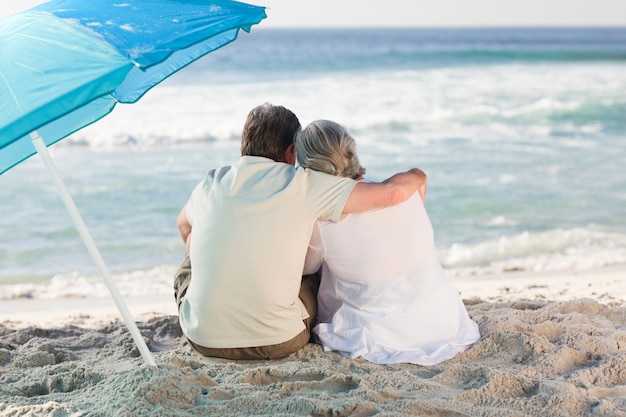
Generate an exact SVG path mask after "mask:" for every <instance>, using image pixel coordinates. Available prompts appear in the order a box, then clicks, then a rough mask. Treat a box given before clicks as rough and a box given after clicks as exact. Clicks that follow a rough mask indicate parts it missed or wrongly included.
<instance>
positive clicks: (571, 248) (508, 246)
mask: <svg viewBox="0 0 626 417" xmlns="http://www.w3.org/2000/svg"><path fill="white" fill-rule="evenodd" d="M439 255H440V259H441V262H442V264H443V265H444V267H445V268H446V269H448V270H449V271H450V273H451V274H452V275H455V276H457V275H476V274H484V273H502V272H508V271H529V272H538V271H555V270H568V269H576V270H578V269H592V268H599V267H604V266H608V265H614V264H622V263H626V235H623V234H620V233H613V232H606V231H600V230H594V229H593V228H574V229H554V230H548V231H544V232H537V233H530V232H523V233H519V234H516V235H513V236H502V237H499V238H497V239H492V240H488V241H484V242H479V243H475V244H453V245H451V246H450V247H447V248H442V249H440V250H439Z"/></svg>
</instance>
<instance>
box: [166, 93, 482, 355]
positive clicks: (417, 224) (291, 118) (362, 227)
mask: <svg viewBox="0 0 626 417" xmlns="http://www.w3.org/2000/svg"><path fill="white" fill-rule="evenodd" d="M355 147H356V146H355V142H354V139H352V137H350V135H349V134H348V132H347V131H346V129H345V128H343V127H342V126H340V125H338V124H336V123H334V122H331V121H326V120H319V121H315V122H313V123H311V124H310V125H308V126H307V127H306V128H305V129H303V130H301V126H300V122H299V121H298V118H297V117H296V115H295V114H293V113H292V112H291V111H289V110H288V109H286V108H284V107H282V106H273V105H270V104H264V105H261V106H258V107H256V108H254V109H253V110H252V111H251V112H250V113H249V114H248V117H247V120H246V123H245V125H244V129H243V135H242V145H241V154H242V156H241V158H240V159H239V161H238V162H236V163H234V164H233V165H230V166H226V167H222V168H218V169H213V170H211V171H209V172H208V174H207V175H206V176H205V177H204V179H203V180H202V181H201V182H200V184H198V186H197V187H196V188H195V189H194V190H193V192H192V194H191V197H190V199H189V201H188V202H187V204H186V205H185V207H184V208H183V210H182V211H181V213H180V215H179V217H178V220H177V224H178V228H179V231H180V233H181V236H182V238H183V240H184V241H185V243H186V245H187V254H186V257H185V260H184V261H183V264H182V265H181V267H180V268H179V270H178V272H177V274H176V277H175V283H174V288H175V296H176V301H177V303H178V309H179V316H180V325H181V327H182V330H183V333H184V334H185V337H186V338H187V340H188V341H189V343H190V345H191V346H192V347H193V348H194V349H195V350H197V351H198V352H200V353H201V354H203V355H206V356H214V357H220V358H226V359H274V358H280V357H283V356H286V355H289V354H291V353H293V352H296V351H297V350H299V349H300V348H302V347H303V346H304V345H306V344H307V343H308V342H309V341H310V340H314V341H317V342H319V343H321V344H322V345H323V346H324V349H325V350H335V351H339V352H341V353H342V354H343V355H346V356H349V357H358V356H362V357H364V358H365V359H367V360H370V361H372V362H376V363H396V362H410V363H415V364H420V365H431V364H435V363H438V362H441V361H443V360H446V359H448V358H450V357H452V356H454V355H455V354H456V353H457V352H460V351H463V350H465V349H467V348H468V347H469V346H470V345H471V344H472V343H474V342H476V341H477V340H478V339H479V337H480V335H479V332H478V327H477V326H476V323H474V322H473V321H472V320H471V319H470V318H469V317H468V315H467V312H466V310H465V307H464V305H463V303H462V301H461V299H460V297H459V295H458V293H457V292H456V291H455V289H454V287H453V286H452V285H451V283H450V281H449V280H448V279H447V277H446V276H445V273H444V271H443V269H442V267H441V265H440V264H439V261H438V259H437V254H436V252H435V245H434V238H433V230H432V227H431V225H430V221H429V219H428V216H427V214H426V211H425V209H424V205H423V199H424V195H425V190H426V175H425V174H424V173H423V172H422V171H421V170H419V169H417V168H413V169H411V170H409V171H407V172H403V173H399V174H396V175H394V176H392V177H390V178H389V179H387V180H385V181H383V182H381V183H374V182H368V181H366V180H364V179H363V174H364V173H365V169H364V168H362V167H361V165H360V163H359V160H358V158H357V155H356V153H355ZM296 160H297V162H298V165H299V166H298V167H296V166H295V165H296ZM392 206H393V207H392ZM356 213H359V214H356ZM192 230H193V232H192ZM192 270H193V274H192V273H191V271H192ZM192 275H193V278H192ZM320 279H321V283H320ZM318 289H319V292H318Z"/></svg>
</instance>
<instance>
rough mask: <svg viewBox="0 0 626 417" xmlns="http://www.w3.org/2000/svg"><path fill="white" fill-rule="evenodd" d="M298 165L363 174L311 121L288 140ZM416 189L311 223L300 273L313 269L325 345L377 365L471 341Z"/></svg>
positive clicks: (324, 123) (350, 145) (323, 123)
mask: <svg viewBox="0 0 626 417" xmlns="http://www.w3.org/2000/svg"><path fill="white" fill-rule="evenodd" d="M296 155H297V160H298V163H299V164H300V165H301V166H303V167H305V168H310V169H314V170H317V171H323V172H327V173H329V174H334V175H339V176H344V177H350V178H353V179H358V180H363V179H362V177H363V175H364V174H365V169H364V168H363V167H362V166H361V164H360V163H359V159H358V157H357V155H356V145H355V141H354V139H353V138H352V137H351V136H350V135H349V133H348V131H347V130H346V129H345V128H344V127H343V126H341V125H339V124H337V123H335V122H332V121H328V120H318V121H315V122H313V123H311V124H310V125H308V126H307V127H306V128H305V129H304V130H302V131H301V132H300V133H299V134H298V135H297V137H296ZM424 195H425V187H424V188H423V189H421V190H420V191H419V192H418V193H416V194H415V195H414V196H412V197H411V198H409V200H407V201H406V202H404V203H402V204H399V205H398V206H395V207H392V208H387V209H383V210H377V211H370V212H366V213H361V214H350V215H347V216H346V217H345V218H344V219H343V220H341V221H340V222H338V223H331V222H327V221H319V222H318V223H317V224H316V227H315V229H314V231H313V236H312V238H311V243H310V245H309V249H308V253H307V258H306V265H305V270H304V274H312V273H315V272H316V271H318V270H320V268H321V276H322V278H321V284H320V289H319V293H318V324H317V325H316V326H315V328H314V329H313V332H314V334H315V337H316V340H317V341H318V342H319V343H321V344H322V345H323V346H324V349H325V350H327V351H330V350H335V351H339V352H340V353H342V354H343V355H345V356H348V357H351V358H354V357H358V356H362V357H363V358H365V359H367V360H369V361H371V362H374V363H380V364H386V363H398V362H409V363H414V364H419V365H434V364H437V363H439V362H442V361H444V360H446V359H449V358H451V357H453V356H454V355H455V354H457V353H458V352H461V351H464V350H466V349H468V348H469V347H470V346H471V345H472V344H473V343H474V342H476V341H477V340H478V339H479V338H480V333H479V330H478V326H477V325H476V323H475V322H474V321H472V320H471V319H470V318H469V316H468V315H467V311H466V309H465V306H464V305H463V302H462V300H461V298H460V296H459V294H458V292H457V291H456V290H455V288H454V287H453V285H452V283H451V282H450V281H449V279H448V277H447V276H446V273H445V272H444V270H443V268H442V266H441V264H440V263H439V260H438V257H437V252H436V249H435V242H434V235H433V229H432V226H431V224H430V220H429V218H428V215H427V213H426V210H425V208H424V204H423V199H424Z"/></svg>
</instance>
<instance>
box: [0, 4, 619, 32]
mask: <svg viewBox="0 0 626 417" xmlns="http://www.w3.org/2000/svg"><path fill="white" fill-rule="evenodd" d="M85 1H88V0H85ZM42 2H43V1H42V0H19V1H14V0H0V17H2V16H5V15H9V14H12V13H16V12H18V11H21V10H24V9H28V8H30V7H33V6H35V5H37V4H40V3H42ZM245 2H247V3H250V4H256V5H260V6H265V7H267V15H268V18H267V19H266V20H264V21H263V22H262V23H261V25H262V27H264V28H281V27H342V26H346V27H358V26H361V27H363V26H376V27H394V26H411V27H468V26H471V27H476V26H626V0H383V1H380V0H361V1H359V2H355V1H354V0H247V1H245Z"/></svg>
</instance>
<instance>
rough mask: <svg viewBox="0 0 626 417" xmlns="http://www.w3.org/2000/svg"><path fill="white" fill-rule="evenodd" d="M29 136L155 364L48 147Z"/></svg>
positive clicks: (144, 352) (119, 305)
mask: <svg viewBox="0 0 626 417" xmlns="http://www.w3.org/2000/svg"><path fill="white" fill-rule="evenodd" d="M30 136H31V138H32V140H33V145H34V146H35V149H36V150H37V153H38V154H39V155H40V156H41V158H42V159H43V162H44V164H45V165H46V168H47V169H48V172H49V173H50V175H51V176H52V179H53V181H54V183H55V185H56V186H57V189H58V191H59V194H60V195H61V198H62V199H63V203H65V207H66V208H67V211H68V212H69V214H70V217H71V218H72V221H73V222H74V226H75V227H76V229H77V230H78V232H79V233H80V236H81V238H82V239H83V242H84V243H85V246H86V247H87V250H88V251H89V254H90V255H91V257H92V258H93V260H94V262H95V263H96V265H97V267H98V269H99V270H100V273H101V274H102V277H103V278H104V283H105V284H106V286H107V288H108V289H109V292H110V293H111V295H112V296H113V300H114V301H115V304H116V305H117V308H118V310H119V311H120V313H121V314H122V317H123V318H124V322H125V323H126V327H128V330H129V331H130V334H131V336H132V337H133V340H134V341H135V344H136V345H137V348H138V349H139V352H140V353H141V356H142V357H143V360H144V362H145V363H146V364H148V365H150V366H156V362H155V361H154V357H153V356H152V354H151V353H150V351H149V350H148V346H147V345H146V342H145V341H144V340H143V337H142V336H141V333H140V332H139V329H138V328H137V325H136V324H135V321H134V320H133V318H132V316H131V315H130V312H129V311H128V307H126V304H125V303H124V300H123V299H122V296H121V295H120V293H119V291H118V289H117V286H116V285H115V282H114V281H113V278H111V275H110V274H109V271H108V269H107V267H106V265H105V263H104V260H103V259H102V256H101V255H100V251H99V250H98V248H97V247H96V244H95V242H94V241H93V238H92V237H91V234H90V233H89V230H87V226H86V225H85V222H84V221H83V218H82V217H81V215H80V213H79V212H78V209H77V208H76V204H74V200H73V199H72V196H71V195H70V193H69V191H68V190H67V188H66V187H65V183H64V182H63V180H62V179H61V176H60V175H59V172H58V170H57V168H56V165H55V164H54V161H53V160H52V158H51V157H50V152H48V148H47V147H46V145H45V143H44V142H43V140H42V139H41V137H40V136H39V134H38V133H37V132H36V131H35V132H33V133H31V134H30Z"/></svg>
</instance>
